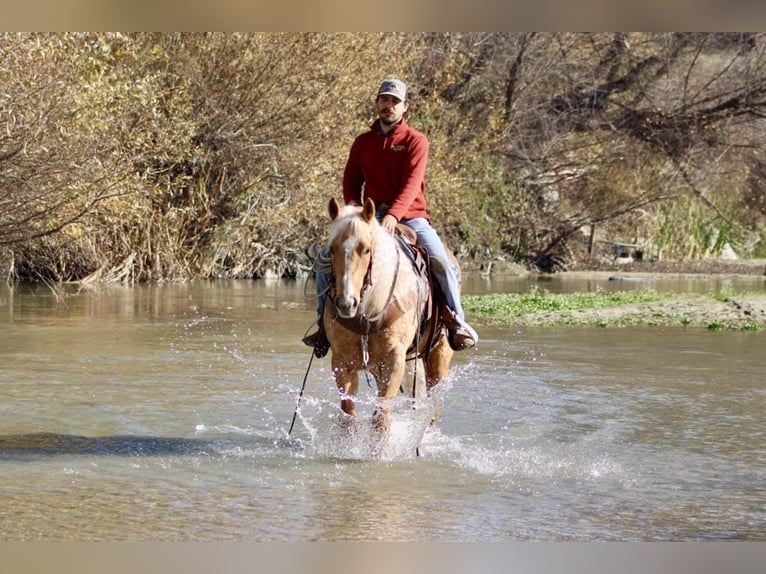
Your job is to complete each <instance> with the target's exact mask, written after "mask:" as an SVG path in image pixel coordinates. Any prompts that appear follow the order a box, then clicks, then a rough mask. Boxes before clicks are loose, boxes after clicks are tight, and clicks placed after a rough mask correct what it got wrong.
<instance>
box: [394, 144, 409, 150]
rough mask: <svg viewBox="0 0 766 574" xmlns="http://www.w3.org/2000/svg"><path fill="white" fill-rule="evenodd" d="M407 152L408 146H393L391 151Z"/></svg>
mask: <svg viewBox="0 0 766 574" xmlns="http://www.w3.org/2000/svg"><path fill="white" fill-rule="evenodd" d="M406 150H407V146H404V145H401V144H399V145H392V146H391V151H406Z"/></svg>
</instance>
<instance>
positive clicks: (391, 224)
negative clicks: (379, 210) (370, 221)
mask: <svg viewBox="0 0 766 574" xmlns="http://www.w3.org/2000/svg"><path fill="white" fill-rule="evenodd" d="M397 223H398V222H397V221H396V217H394V216H393V215H389V214H386V215H384V216H383V219H382V220H381V222H380V224H381V225H382V226H383V229H385V230H386V231H388V232H389V233H393V232H394V229H396V224H397Z"/></svg>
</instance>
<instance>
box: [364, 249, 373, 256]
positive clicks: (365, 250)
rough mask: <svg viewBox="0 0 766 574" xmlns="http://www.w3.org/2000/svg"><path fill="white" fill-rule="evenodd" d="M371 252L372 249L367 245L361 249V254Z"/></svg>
mask: <svg viewBox="0 0 766 574" xmlns="http://www.w3.org/2000/svg"><path fill="white" fill-rule="evenodd" d="M371 252H372V249H370V248H369V247H365V248H364V249H363V250H362V255H369V254H370V253H371Z"/></svg>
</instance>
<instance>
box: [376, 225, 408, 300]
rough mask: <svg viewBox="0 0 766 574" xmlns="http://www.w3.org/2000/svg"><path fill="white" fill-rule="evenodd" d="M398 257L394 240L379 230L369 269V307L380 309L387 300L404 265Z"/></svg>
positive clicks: (397, 249) (397, 248)
mask: <svg viewBox="0 0 766 574" xmlns="http://www.w3.org/2000/svg"><path fill="white" fill-rule="evenodd" d="M399 258H400V253H399V247H398V246H397V244H396V240H395V239H394V238H393V237H392V236H391V235H389V234H388V233H387V232H386V231H383V230H380V231H379V233H378V240H377V245H376V246H375V251H374V253H373V256H372V269H371V271H370V280H371V285H370V287H369V295H368V303H369V305H370V307H371V308H375V309H380V308H382V306H384V305H386V303H387V302H388V300H389V297H390V295H391V290H392V288H393V286H394V284H395V282H397V281H399V278H400V277H401V275H402V272H403V270H404V267H405V266H404V265H402V264H401V261H399Z"/></svg>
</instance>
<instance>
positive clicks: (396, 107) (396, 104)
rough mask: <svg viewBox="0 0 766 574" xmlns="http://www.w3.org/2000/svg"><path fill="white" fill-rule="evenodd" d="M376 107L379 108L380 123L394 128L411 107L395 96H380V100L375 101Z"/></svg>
mask: <svg viewBox="0 0 766 574" xmlns="http://www.w3.org/2000/svg"><path fill="white" fill-rule="evenodd" d="M375 107H376V108H377V111H378V117H379V118H380V121H381V122H382V123H384V124H387V125H389V126H392V125H394V124H395V123H396V122H398V121H399V120H400V119H402V116H403V115H404V112H406V111H407V108H409V107H410V105H409V103H407V102H403V101H402V100H400V99H399V98H397V97H395V96H390V95H388V94H384V95H382V96H378V99H377V100H375Z"/></svg>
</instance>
